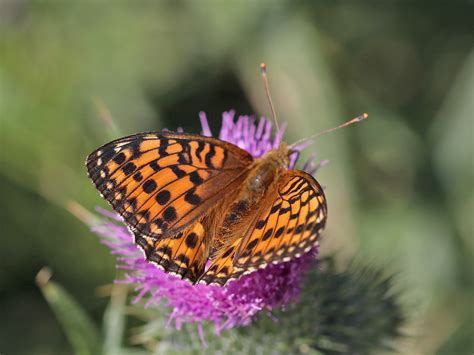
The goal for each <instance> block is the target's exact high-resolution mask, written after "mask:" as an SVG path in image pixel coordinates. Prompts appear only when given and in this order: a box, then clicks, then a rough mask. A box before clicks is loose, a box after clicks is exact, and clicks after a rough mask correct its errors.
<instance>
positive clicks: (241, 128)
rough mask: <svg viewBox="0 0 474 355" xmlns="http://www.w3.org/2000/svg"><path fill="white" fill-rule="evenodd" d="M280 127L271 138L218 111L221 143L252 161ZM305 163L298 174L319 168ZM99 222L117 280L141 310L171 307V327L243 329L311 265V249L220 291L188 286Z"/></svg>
mask: <svg viewBox="0 0 474 355" xmlns="http://www.w3.org/2000/svg"><path fill="white" fill-rule="evenodd" d="M200 119H201V125H202V134H203V135H205V136H211V135H212V133H211V130H210V128H209V125H208V122H207V119H206V115H205V114H204V113H200ZM284 131H285V125H282V126H281V127H280V129H279V130H277V132H275V134H274V135H272V123H271V121H269V120H268V119H266V118H261V119H260V120H258V122H257V121H255V119H254V118H252V117H249V116H239V117H238V118H237V120H236V119H235V113H234V112H233V111H230V112H224V113H223V120H222V128H221V131H220V134H219V138H220V139H221V140H224V141H227V142H229V143H233V144H235V145H237V146H239V147H240V148H242V149H245V150H247V151H248V152H249V153H250V154H252V155H253V156H254V157H256V158H258V157H260V156H262V155H263V154H265V153H267V152H268V151H270V150H272V149H274V148H276V147H278V146H279V145H280V143H281V140H282V137H283V134H284ZM300 149H302V147H300V148H298V147H295V148H294V152H293V154H292V156H291V157H290V158H291V159H290V166H289V168H293V167H294V165H295V163H296V160H297V158H298V155H299V151H300ZM314 158H315V157H314V156H312V157H311V158H310V160H309V161H308V162H306V164H304V167H303V169H304V170H306V171H307V172H309V173H311V174H312V173H314V172H315V171H316V170H317V168H318V167H319V166H321V163H319V164H315V163H314ZM100 212H101V213H102V214H103V215H104V217H106V218H104V220H103V221H102V222H101V223H100V224H99V225H96V226H95V227H94V228H93V230H94V232H95V233H97V234H98V235H99V236H101V238H102V239H101V240H102V243H103V244H105V245H106V246H107V247H108V248H109V249H110V250H111V252H112V253H113V254H115V255H117V261H118V265H117V266H118V268H120V269H123V270H125V271H126V272H125V275H124V278H123V279H121V280H119V281H117V282H121V283H127V284H133V285H136V290H137V296H136V297H135V299H134V302H135V303H136V302H139V301H140V300H145V301H146V307H157V306H159V305H162V304H163V303H164V304H165V305H166V306H169V307H170V308H171V314H170V321H171V320H174V321H175V324H176V327H177V328H180V326H181V325H182V324H183V323H184V322H195V323H198V325H199V324H201V322H203V321H210V322H213V323H214V325H215V329H216V332H217V333H219V332H220V331H221V330H223V329H227V328H232V327H235V326H242V325H247V324H249V323H250V322H251V321H252V319H253V318H254V316H255V315H256V314H257V313H258V312H260V311H263V310H265V311H271V310H272V309H275V308H281V307H284V306H285V305H287V304H288V303H289V302H290V301H292V300H296V299H297V298H298V296H299V294H300V283H301V279H302V277H303V276H304V275H305V273H306V272H307V271H308V270H309V268H310V267H311V265H313V262H314V259H315V255H316V253H317V250H316V248H314V249H312V250H310V251H309V252H307V253H306V254H304V255H302V256H301V257H299V258H294V259H293V260H290V261H288V262H284V263H281V264H276V265H274V264H271V265H268V266H267V267H266V268H264V269H260V270H257V271H255V272H253V273H251V274H248V275H244V276H242V277H241V278H239V279H238V280H235V281H232V282H230V283H228V284H227V285H226V286H224V287H221V286H216V285H203V284H198V285H192V284H190V283H189V282H188V281H186V280H181V279H179V278H178V277H176V276H175V275H172V274H168V273H166V272H164V271H162V270H161V269H159V268H157V267H156V266H155V265H153V264H150V263H148V262H147V261H146V260H145V259H144V257H143V254H142V253H141V252H140V250H138V248H137V247H136V245H135V244H134V242H133V236H132V235H131V234H130V232H129V231H128V229H127V227H126V226H124V225H122V224H121V223H120V222H119V218H118V217H117V216H116V215H115V214H113V213H110V212H107V211H105V210H100Z"/></svg>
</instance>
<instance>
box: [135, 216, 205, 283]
mask: <svg viewBox="0 0 474 355" xmlns="http://www.w3.org/2000/svg"><path fill="white" fill-rule="evenodd" d="M206 223H207V222H206V217H204V218H202V219H200V220H199V221H198V222H196V223H195V224H194V225H192V226H190V227H189V228H186V229H185V230H184V231H182V232H180V233H178V235H177V236H176V237H174V238H164V239H160V240H156V239H153V238H151V237H147V236H143V235H140V234H139V233H134V234H135V243H137V244H138V245H139V246H140V247H141V248H142V249H143V251H144V252H145V257H146V259H147V260H148V261H150V262H152V263H154V264H155V265H157V266H158V267H160V268H162V269H163V270H165V271H166V272H169V273H173V274H177V275H179V276H181V278H185V279H188V280H190V281H191V282H193V283H194V282H196V281H197V279H198V278H199V276H200V275H202V273H203V272H204V268H205V266H206V261H207V259H208V256H209V245H210V235H209V233H208V232H207V231H206V227H205V224H206Z"/></svg>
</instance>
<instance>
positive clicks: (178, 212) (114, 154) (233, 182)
mask: <svg viewBox="0 0 474 355" xmlns="http://www.w3.org/2000/svg"><path fill="white" fill-rule="evenodd" d="M252 161H253V158H252V156H251V155H250V154H249V153H248V152H246V151H244V150H242V149H240V148H238V147H237V146H235V145H233V144H229V143H226V142H223V141H220V140H218V139H216V138H212V137H205V136H200V135H193V134H185V133H172V132H160V133H153V132H151V133H141V134H135V135H132V136H128V137H124V138H121V139H118V140H115V141H113V142H110V143H108V144H106V145H104V146H102V147H100V148H98V149H97V150H95V151H94V152H93V153H92V154H90V155H89V157H88V158H87V161H86V165H87V170H88V173H89V177H90V178H91V179H92V181H93V182H94V185H95V186H96V187H97V189H98V190H99V191H100V193H101V195H102V196H103V197H104V198H105V199H106V200H107V201H108V202H109V203H110V204H111V205H112V207H113V208H114V210H115V211H116V212H118V213H119V214H120V215H121V216H122V217H123V219H124V221H125V222H126V223H127V224H128V226H129V227H130V228H131V229H132V230H133V231H134V232H136V234H139V235H142V236H144V237H149V238H152V239H155V240H156V239H163V238H167V237H172V238H179V233H180V232H181V231H184V230H185V228H187V227H190V226H192V225H193V224H194V223H195V222H196V221H197V220H198V219H199V217H200V216H202V215H203V214H204V213H205V212H206V211H208V210H209V209H210V208H211V207H212V206H213V204H215V203H216V202H217V201H218V200H219V199H221V198H222V197H224V196H226V195H227V194H228V193H230V191H232V190H233V189H234V188H235V187H236V186H238V185H239V184H241V183H242V181H243V179H244V178H245V176H246V173H247V172H248V169H247V168H248V166H249V165H250V164H251V163H252Z"/></svg>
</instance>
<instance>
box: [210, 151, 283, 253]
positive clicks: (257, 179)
mask: <svg viewBox="0 0 474 355" xmlns="http://www.w3.org/2000/svg"><path fill="white" fill-rule="evenodd" d="M287 152H288V149H287V147H286V145H284V144H282V145H280V147H279V148H278V149H275V150H271V151H270V152H268V153H267V154H265V155H264V156H262V157H261V158H258V159H256V160H255V161H254V162H253V164H252V166H250V167H249V170H248V174H247V177H246V179H245V180H244V182H243V183H242V184H241V186H240V189H239V190H237V191H235V192H234V198H233V199H232V200H231V201H230V202H229V203H227V204H224V205H223V206H222V208H221V211H222V212H223V213H222V212H221V215H222V217H221V218H222V220H221V223H219V224H220V226H221V227H220V228H219V230H218V233H217V235H216V239H215V243H214V244H213V246H212V247H211V249H212V251H211V257H212V255H213V254H216V253H218V251H219V249H220V248H221V246H222V245H223V244H227V243H228V242H229V240H232V239H235V238H238V237H242V235H241V234H242V233H245V226H249V225H250V224H251V223H252V218H254V216H255V213H254V211H255V210H256V209H258V208H259V206H261V204H262V201H263V199H264V197H265V196H266V193H267V192H268V191H270V190H273V189H275V187H276V183H277V182H278V180H279V178H280V176H281V175H282V174H283V173H284V172H285V171H286V170H287V169H288V164H289V159H288V154H287Z"/></svg>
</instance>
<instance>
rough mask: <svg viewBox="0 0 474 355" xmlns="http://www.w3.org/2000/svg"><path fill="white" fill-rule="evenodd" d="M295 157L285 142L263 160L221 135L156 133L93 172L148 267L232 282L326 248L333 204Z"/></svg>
mask: <svg viewBox="0 0 474 355" xmlns="http://www.w3.org/2000/svg"><path fill="white" fill-rule="evenodd" d="M292 153H293V150H292V149H291V146H289V145H287V144H285V143H281V144H280V146H279V147H278V148H276V149H273V150H271V151H269V152H268V153H266V154H265V155H263V156H262V157H260V158H254V157H253V156H252V155H251V154H250V153H249V152H247V151H245V150H243V149H241V148H239V147H238V146H236V145H234V144H231V143H228V142H225V141H222V140H219V139H218V138H214V137H208V136H203V135H195V134H187V133H175V132H170V131H163V132H146V133H139V134H134V135H131V136H127V137H124V138H120V139H117V140H114V141H112V142H110V143H107V144H105V145H103V146H101V147H100V148H98V149H96V150H95V151H94V152H92V153H91V154H90V155H89V156H88V158H87V161H86V166H87V170H88V175H89V177H90V178H91V179H92V181H93V183H94V185H95V187H96V188H97V189H98V190H99V192H100V194H101V195H102V196H103V197H104V198H105V199H106V200H107V201H108V202H109V203H110V204H111V206H112V208H113V209H114V210H115V211H116V212H117V213H118V214H119V215H120V216H121V217H122V218H123V220H124V222H125V223H126V225H127V226H128V227H129V229H130V230H131V232H132V233H133V235H134V238H135V243H136V244H138V245H139V246H140V248H141V249H143V251H144V254H145V256H146V259H147V260H148V261H150V262H152V263H154V264H156V265H157V266H159V267H161V268H162V269H164V270H165V271H166V272H169V273H174V274H177V275H179V276H181V277H182V278H184V279H187V280H189V281H191V282H192V283H197V282H203V283H206V284H218V285H225V284H226V283H227V282H228V281H229V280H231V279H237V278H239V277H240V276H241V275H243V274H247V273H250V272H252V271H254V270H256V269H259V268H263V267H265V266H267V265H269V264H276V263H282V262H286V261H289V260H291V259H292V258H295V257H299V256H301V255H302V254H304V253H306V252H308V251H309V250H311V249H312V248H313V247H314V246H316V245H317V243H318V236H319V235H320V233H321V231H322V230H323V229H324V226H325V223H326V219H327V205H326V198H325V195H324V191H323V189H322V188H321V186H320V185H319V183H318V182H317V181H316V180H315V179H314V177H313V176H311V175H310V174H308V173H306V172H304V171H302V170H296V169H289V168H288V166H289V164H290V155H291V154H292Z"/></svg>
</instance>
